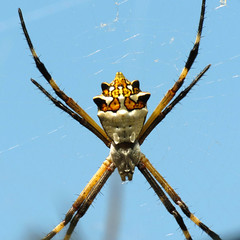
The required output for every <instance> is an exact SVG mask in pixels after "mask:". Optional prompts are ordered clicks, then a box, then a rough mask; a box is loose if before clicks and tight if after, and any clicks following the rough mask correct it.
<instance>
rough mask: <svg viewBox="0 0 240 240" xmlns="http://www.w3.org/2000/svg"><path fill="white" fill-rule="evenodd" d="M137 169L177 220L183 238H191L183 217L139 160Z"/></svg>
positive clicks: (190, 239)
mask: <svg viewBox="0 0 240 240" xmlns="http://www.w3.org/2000/svg"><path fill="white" fill-rule="evenodd" d="M138 169H139V170H140V172H141V173H142V174H143V176H144V177H145V178H146V180H147V181H148V183H149V184H150V185H151V187H152V188H153V190H154V191H155V193H156V194H157V195H158V197H159V199H160V200H161V202H162V203H163V205H164V206H165V208H166V209H167V210H168V212H169V213H170V214H172V215H173V216H174V218H175V220H176V221H177V223H178V225H179V227H180V228H181V230H182V232H183V234H184V236H185V238H186V239H187V240H192V237H191V235H190V233H189V231H188V229H187V227H186V225H185V223H184V221H183V218H182V217H181V215H180V214H179V213H178V211H177V210H176V208H175V207H174V206H173V205H172V203H171V202H170V200H169V199H168V198H167V196H166V195H165V193H164V192H163V190H162V189H161V187H160V186H159V185H158V183H157V182H156V181H155V179H154V178H153V177H152V175H151V174H150V172H149V171H148V169H147V168H146V166H145V165H144V164H143V163H142V162H141V161H140V163H139V164H138Z"/></svg>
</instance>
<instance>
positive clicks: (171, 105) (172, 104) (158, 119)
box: [138, 64, 211, 145]
mask: <svg viewBox="0 0 240 240" xmlns="http://www.w3.org/2000/svg"><path fill="white" fill-rule="evenodd" d="M210 66H211V65H210V64H209V65H207V66H206V67H205V68H204V69H203V70H202V71H201V72H200V73H199V74H198V75H197V77H196V78H195V79H193V81H192V82H191V83H190V84H189V85H188V87H186V88H185V89H184V90H183V91H181V92H180V93H179V94H178V95H177V96H176V97H175V98H174V100H173V101H172V102H170V103H169V105H167V107H166V108H165V109H164V110H163V111H162V112H161V113H160V114H159V115H158V116H157V117H156V118H155V119H154V121H153V124H158V123H160V122H161V121H162V120H163V119H164V118H165V117H166V116H167V114H168V113H169V112H170V111H171V110H172V109H173V108H174V107H175V105H176V104H178V103H179V102H180V101H181V100H182V99H183V98H184V97H185V96H186V95H187V94H188V93H189V91H190V90H191V89H192V88H193V87H194V85H195V84H196V83H197V82H198V81H199V80H200V79H201V77H202V76H203V75H204V74H205V72H206V71H207V70H208V69H209V68H210ZM146 136H147V135H146V132H145V133H144V134H143V135H142V136H141V138H139V140H138V141H139V144H140V145H141V144H142V143H143V141H144V139H145V138H146Z"/></svg>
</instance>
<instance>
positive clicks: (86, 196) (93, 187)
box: [42, 159, 115, 240]
mask: <svg viewBox="0 0 240 240" xmlns="http://www.w3.org/2000/svg"><path fill="white" fill-rule="evenodd" d="M114 169H115V165H114V164H113V163H112V161H111V160H108V159H107V160H105V161H104V162H103V164H102V165H101V167H100V168H99V169H98V171H97V172H96V174H95V175H94V176H93V178H92V179H91V180H90V181H89V183H88V184H87V186H86V187H85V188H84V189H83V191H82V192H81V193H80V195H79V196H78V198H77V200H76V201H75V202H74V203H73V205H72V207H71V208H70V209H69V211H68V212H67V214H66V215H65V219H64V220H63V221H62V222H61V223H60V224H58V225H57V226H56V227H55V228H54V229H53V230H52V231H51V232H50V233H48V234H47V235H46V236H45V237H44V238H43V239H42V240H49V239H52V238H53V237H54V236H55V235H56V234H57V233H59V232H60V231H61V230H62V229H63V228H64V227H65V226H66V225H67V224H68V223H69V222H70V221H71V220H72V218H73V215H74V214H75V212H76V211H77V213H76V216H77V218H78V215H79V213H82V212H83V214H84V213H85V212H86V211H87V209H88V207H89V206H90V205H91V203H92V201H93V199H94V198H95V197H96V195H97V194H98V193H99V191H100V190H101V188H102V186H103V185H104V183H105V182H106V181H107V179H108V177H109V176H110V175H111V173H112V172H113V171H114ZM74 224H75V225H76V224H77V221H76V217H74V218H73V220H72V223H71V225H70V229H72V230H73V229H74V227H75V226H74V227H71V226H73V225H74ZM70 235H71V234H70ZM69 237H70V236H69ZM66 239H69V238H66Z"/></svg>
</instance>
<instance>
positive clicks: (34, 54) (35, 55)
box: [31, 48, 38, 58]
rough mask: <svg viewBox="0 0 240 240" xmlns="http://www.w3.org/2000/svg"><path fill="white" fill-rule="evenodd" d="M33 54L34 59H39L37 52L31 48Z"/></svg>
mask: <svg viewBox="0 0 240 240" xmlns="http://www.w3.org/2000/svg"><path fill="white" fill-rule="evenodd" d="M31 52H32V55H33V57H34V58H38V55H37V53H36V52H35V50H34V48H31Z"/></svg>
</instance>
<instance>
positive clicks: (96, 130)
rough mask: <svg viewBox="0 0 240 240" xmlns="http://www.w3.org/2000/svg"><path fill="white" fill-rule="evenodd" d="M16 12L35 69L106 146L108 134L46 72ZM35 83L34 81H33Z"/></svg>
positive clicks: (21, 17) (19, 10) (20, 12)
mask: <svg viewBox="0 0 240 240" xmlns="http://www.w3.org/2000/svg"><path fill="white" fill-rule="evenodd" d="M18 13H19V18H20V21H21V26H22V29H23V33H24V35H25V37H26V40H27V43H28V46H29V48H30V51H31V53H32V56H33V59H34V61H35V63H36V66H37V69H38V70H39V71H40V72H41V74H42V75H43V77H44V78H45V79H46V80H47V82H48V83H49V84H50V85H51V87H52V89H53V90H54V91H55V93H56V95H57V96H58V97H59V98H60V99H62V100H63V101H64V102H65V103H66V104H67V105H68V106H69V107H70V108H71V109H72V110H73V111H75V112H76V114H78V115H79V116H81V117H82V118H83V119H84V120H85V121H86V122H87V123H88V125H90V126H91V129H92V130H91V131H92V132H93V133H94V134H95V135H96V136H98V137H99V135H101V139H105V143H106V142H108V143H109V144H108V147H109V145H110V139H109V138H108V136H107V135H106V133H105V132H104V131H103V129H102V128H101V127H100V126H99V125H98V124H97V123H96V122H95V121H94V120H93V119H92V118H91V117H90V116H89V115H88V114H87V113H86V112H85V111H84V110H83V109H82V108H81V107H80V106H79V105H78V104H77V103H76V102H75V101H74V100H73V99H72V98H70V97H68V96H67V95H66V94H65V93H64V92H63V91H62V90H61V89H60V88H59V87H58V85H57V84H56V82H55V81H54V80H53V78H52V76H51V75H50V73H49V72H48V70H47V69H46V67H45V66H44V64H43V63H42V62H41V61H40V59H39V57H38V55H37V53H36V51H35V49H34V47H33V44H32V41H31V39H30V37H29V34H28V31H27V28H26V25H25V22H24V19H23V15H22V11H21V9H20V8H19V9H18ZM35 83H36V81H35ZM84 126H85V125H84Z"/></svg>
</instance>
